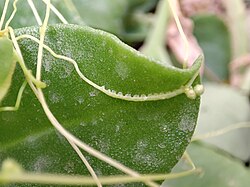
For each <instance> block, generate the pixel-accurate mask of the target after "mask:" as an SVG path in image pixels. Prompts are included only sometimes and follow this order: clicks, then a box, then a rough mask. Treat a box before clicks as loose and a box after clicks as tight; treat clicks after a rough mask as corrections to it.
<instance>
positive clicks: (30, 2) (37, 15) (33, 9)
mask: <svg viewBox="0 0 250 187" xmlns="http://www.w3.org/2000/svg"><path fill="white" fill-rule="evenodd" d="M28 4H29V6H30V8H31V10H32V12H33V14H34V16H35V18H36V22H37V23H38V25H39V26H41V25H42V24H43V23H42V19H41V17H40V16H39V14H38V11H37V9H36V7H35V5H34V3H33V0H28Z"/></svg>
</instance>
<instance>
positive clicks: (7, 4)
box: [0, 0, 10, 31]
mask: <svg viewBox="0 0 250 187" xmlns="http://www.w3.org/2000/svg"><path fill="white" fill-rule="evenodd" d="M9 3H10V0H6V1H5V3H4V8H3V13H2V16H1V20H0V31H1V30H2V27H3V22H4V20H5V17H6V13H7V9H8V6H9Z"/></svg>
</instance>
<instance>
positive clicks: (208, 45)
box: [193, 15, 231, 80]
mask: <svg viewBox="0 0 250 187" xmlns="http://www.w3.org/2000/svg"><path fill="white" fill-rule="evenodd" d="M193 21H194V25H195V27H194V35H195V36H196V38H197V40H198V42H199V44H200V46H201V48H202V49H203V52H204V56H205V59H206V61H205V65H206V67H207V68H208V69H209V71H211V72H212V73H213V74H215V75H216V76H217V77H218V78H219V79H220V80H227V79H228V64H229V63H230V61H231V41H230V34H229V31H228V28H227V26H226V25H225V23H224V22H223V21H222V20H221V19H220V18H218V17H217V16H214V15H200V16H195V17H194V18H193ZM206 77H208V76H206ZM208 79H209V77H208Z"/></svg>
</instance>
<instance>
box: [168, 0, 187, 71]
mask: <svg viewBox="0 0 250 187" xmlns="http://www.w3.org/2000/svg"><path fill="white" fill-rule="evenodd" d="M167 1H168V3H169V7H170V9H171V12H172V13H173V16H174V20H175V23H176V26H177V28H178V30H179V33H180V35H181V38H182V40H183V42H184V45H185V57H184V63H183V68H187V62H188V57H189V53H190V52H189V50H190V49H189V48H190V47H189V42H188V39H187V37H186V34H185V33H184V31H183V28H182V25H181V22H180V19H179V17H178V15H177V13H176V12H177V11H176V10H175V8H174V7H176V6H174V3H175V4H176V5H177V3H178V2H177V0H167Z"/></svg>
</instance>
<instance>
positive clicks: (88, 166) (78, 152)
mask: <svg viewBox="0 0 250 187" xmlns="http://www.w3.org/2000/svg"><path fill="white" fill-rule="evenodd" d="M67 140H68V139H67ZM68 142H69V143H70V145H71V146H72V148H73V149H74V150H75V152H76V153H77V154H78V156H79V157H80V158H81V160H82V162H83V163H84V165H85V166H86V167H87V169H88V171H89V173H90V174H91V176H92V178H93V179H94V181H95V183H96V185H97V186H98V187H102V184H101V182H100V180H99V178H98V176H97V175H96V173H95V171H94V169H93V168H92V167H91V165H90V164H89V162H88V160H87V159H86V158H85V156H84V155H83V154H82V152H81V150H80V149H79V148H78V147H77V145H76V144H75V143H74V142H72V141H70V140H68Z"/></svg>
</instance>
